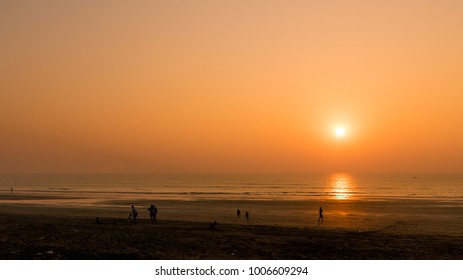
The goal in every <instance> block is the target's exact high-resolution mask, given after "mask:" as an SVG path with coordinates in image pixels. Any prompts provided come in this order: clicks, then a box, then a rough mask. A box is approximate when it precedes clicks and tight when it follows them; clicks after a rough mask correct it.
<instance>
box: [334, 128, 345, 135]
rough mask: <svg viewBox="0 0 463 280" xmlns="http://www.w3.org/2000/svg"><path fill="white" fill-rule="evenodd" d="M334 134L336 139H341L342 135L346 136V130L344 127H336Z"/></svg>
mask: <svg viewBox="0 0 463 280" xmlns="http://www.w3.org/2000/svg"><path fill="white" fill-rule="evenodd" d="M335 134H336V136H337V137H343V136H344V135H346V130H345V129H344V127H337V128H336V130H335Z"/></svg>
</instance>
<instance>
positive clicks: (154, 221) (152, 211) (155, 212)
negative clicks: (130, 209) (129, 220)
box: [148, 204, 158, 223]
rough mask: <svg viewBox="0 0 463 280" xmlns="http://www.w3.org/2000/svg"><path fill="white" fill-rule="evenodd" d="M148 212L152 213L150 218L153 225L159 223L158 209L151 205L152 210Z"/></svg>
mask: <svg viewBox="0 0 463 280" xmlns="http://www.w3.org/2000/svg"><path fill="white" fill-rule="evenodd" d="M148 211H150V218H151V222H152V223H157V219H156V216H157V214H158V208H156V206H154V205H153V204H151V206H150V208H148Z"/></svg>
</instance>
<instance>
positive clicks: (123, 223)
mask: <svg viewBox="0 0 463 280" xmlns="http://www.w3.org/2000/svg"><path fill="white" fill-rule="evenodd" d="M94 210H95V209H82V208H75V209H72V208H67V209H65V208H57V207H52V208H47V207H38V206H27V205H22V206H18V205H16V206H15V205H10V206H9V207H2V210H1V211H0V236H1V240H0V249H1V250H0V251H1V253H0V254H1V255H0V259H17V260H22V259H172V260H175V259H322V260H330V259H344V260H347V259H433V260H435V259H436V260H437V259H462V257H463V237H462V236H461V235H455V234H443V233H438V234H437V233H433V234H431V233H428V232H423V231H417V230H413V229H410V230H404V229H402V230H394V229H390V228H388V227H387V226H386V227H385V228H382V229H377V230H365V231H363V230H358V229H355V228H350V229H349V228H341V227H333V226H329V224H328V222H326V223H325V224H322V225H321V226H305V227H294V226H272V225H264V224H257V223H246V222H243V223H227V222H222V221H220V220H219V221H218V224H217V226H216V227H215V229H212V228H211V227H210V225H211V223H212V222H213V221H212V220H209V221H206V220H205V219H204V220H203V221H195V220H180V219H172V220H171V219H165V218H161V219H160V220H159V222H158V223H156V224H152V223H150V222H149V220H148V219H147V218H146V217H144V216H141V219H139V221H138V223H137V224H136V225H134V224H132V223H129V222H128V220H127V217H126V216H122V212H121V213H120V216H119V217H114V215H105V213H107V214H109V213H112V212H109V211H108V212H104V211H102V212H99V213H98V214H101V215H98V217H99V219H100V221H101V222H102V223H96V222H95V219H96V216H95V214H96V213H95V211H94ZM143 210H144V209H139V211H143ZM92 214H93V215H92ZM113 214H114V213H113ZM118 215H119V213H118ZM397 223H398V224H397ZM400 223H401V222H400V221H399V222H396V224H397V225H396V226H398V228H400V227H406V226H407V225H406V224H402V225H401V224H400Z"/></svg>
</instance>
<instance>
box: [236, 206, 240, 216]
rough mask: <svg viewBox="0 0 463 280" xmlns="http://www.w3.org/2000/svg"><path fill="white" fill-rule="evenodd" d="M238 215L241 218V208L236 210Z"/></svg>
mask: <svg viewBox="0 0 463 280" xmlns="http://www.w3.org/2000/svg"><path fill="white" fill-rule="evenodd" d="M236 216H237V217H238V218H241V211H240V208H238V209H237V210H236Z"/></svg>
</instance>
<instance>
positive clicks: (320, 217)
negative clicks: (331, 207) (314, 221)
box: [318, 206, 323, 223]
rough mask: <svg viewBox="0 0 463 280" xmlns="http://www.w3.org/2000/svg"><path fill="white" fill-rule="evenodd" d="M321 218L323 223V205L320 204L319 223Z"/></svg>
mask: <svg viewBox="0 0 463 280" xmlns="http://www.w3.org/2000/svg"><path fill="white" fill-rule="evenodd" d="M320 220H321V221H322V223H323V209H322V207H321V206H320V209H319V210H318V223H320Z"/></svg>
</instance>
